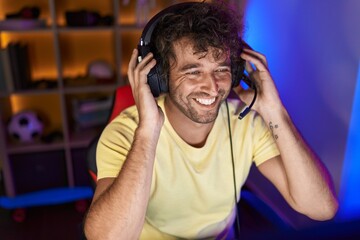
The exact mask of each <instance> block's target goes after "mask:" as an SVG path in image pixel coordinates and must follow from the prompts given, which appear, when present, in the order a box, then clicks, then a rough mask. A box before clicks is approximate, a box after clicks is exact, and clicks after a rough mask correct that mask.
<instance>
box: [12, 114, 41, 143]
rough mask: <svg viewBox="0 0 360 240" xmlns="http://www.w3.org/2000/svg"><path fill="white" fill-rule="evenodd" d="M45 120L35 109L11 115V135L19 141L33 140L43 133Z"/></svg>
mask: <svg viewBox="0 0 360 240" xmlns="http://www.w3.org/2000/svg"><path fill="white" fill-rule="evenodd" d="M43 128H44V125H43V122H42V121H41V119H40V118H39V116H38V115H37V114H36V113H35V112H33V111H29V110H28V111H22V112H19V113H16V114H15V115H14V116H12V117H11V119H10V122H9V124H8V133H9V135H10V136H11V137H12V138H13V139H15V140H17V141H19V142H33V141H35V140H38V139H39V138H40V136H41V135H42V133H43Z"/></svg>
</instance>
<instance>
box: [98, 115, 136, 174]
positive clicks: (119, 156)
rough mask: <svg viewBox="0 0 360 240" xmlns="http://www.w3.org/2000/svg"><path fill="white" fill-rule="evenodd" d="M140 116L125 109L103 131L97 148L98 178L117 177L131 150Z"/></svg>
mask: <svg viewBox="0 0 360 240" xmlns="http://www.w3.org/2000/svg"><path fill="white" fill-rule="evenodd" d="M137 123H138V118H137V116H133V115H132V114H131V111H125V112H123V113H121V114H120V115H119V116H118V117H116V118H115V119H114V120H113V121H112V122H111V123H109V124H108V125H107V126H106V128H105V129H104V131H103V132H102V134H101V136H100V139H99V142H98V145H97V149H96V165H97V179H101V178H106V177H117V175H118V174H119V172H120V170H121V168H122V166H123V164H124V162H125V159H126V156H127V154H128V152H129V150H130V147H131V144H132V141H133V138H134V132H135V129H136V128H137Z"/></svg>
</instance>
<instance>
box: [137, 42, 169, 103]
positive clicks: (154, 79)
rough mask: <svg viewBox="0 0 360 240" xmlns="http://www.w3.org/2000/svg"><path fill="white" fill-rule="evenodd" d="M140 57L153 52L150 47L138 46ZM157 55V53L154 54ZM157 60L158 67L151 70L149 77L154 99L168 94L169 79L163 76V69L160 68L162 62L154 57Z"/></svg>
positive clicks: (148, 81) (148, 80)
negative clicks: (162, 94)
mask: <svg viewBox="0 0 360 240" xmlns="http://www.w3.org/2000/svg"><path fill="white" fill-rule="evenodd" d="M138 50H139V56H141V58H144V57H145V56H146V55H147V54H148V53H149V52H150V51H151V50H150V46H149V45H148V46H138ZM154 55H155V53H154ZM154 57H155V59H156V65H155V66H154V67H153V68H152V69H151V70H150V72H149V73H148V75H147V83H148V84H149V86H150V90H151V93H152V94H153V96H154V97H158V96H159V95H160V94H161V93H163V92H168V84H167V79H164V77H161V76H162V69H161V66H160V64H159V63H160V60H159V59H158V58H157V57H156V56H154Z"/></svg>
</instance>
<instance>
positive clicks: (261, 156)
mask: <svg viewBox="0 0 360 240" xmlns="http://www.w3.org/2000/svg"><path fill="white" fill-rule="evenodd" d="M253 154H254V155H253V161H254V162H255V165H256V166H259V165H260V164H262V163H263V162H265V161H266V160H269V159H270V158H273V157H276V156H278V155H280V152H279V150H278V147H277V146H276V143H275V140H274V138H273V136H272V133H271V131H270V130H269V128H268V127H267V126H266V124H265V122H264V120H263V119H262V117H261V116H260V115H258V114H256V115H255V117H254V146H253Z"/></svg>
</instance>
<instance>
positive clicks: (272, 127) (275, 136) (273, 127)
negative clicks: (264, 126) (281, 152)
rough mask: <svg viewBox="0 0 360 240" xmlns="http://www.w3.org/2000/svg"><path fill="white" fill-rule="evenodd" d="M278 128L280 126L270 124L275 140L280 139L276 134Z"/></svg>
mask: <svg viewBox="0 0 360 240" xmlns="http://www.w3.org/2000/svg"><path fill="white" fill-rule="evenodd" d="M278 127H279V126H278V125H277V124H273V123H272V122H269V128H270V131H271V134H272V136H273V138H274V139H275V140H277V139H278V138H279V136H278V135H277V134H276V133H275V130H276V128H278Z"/></svg>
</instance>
